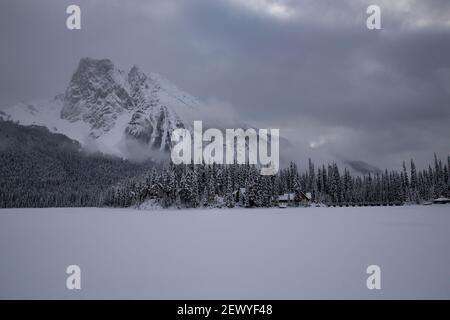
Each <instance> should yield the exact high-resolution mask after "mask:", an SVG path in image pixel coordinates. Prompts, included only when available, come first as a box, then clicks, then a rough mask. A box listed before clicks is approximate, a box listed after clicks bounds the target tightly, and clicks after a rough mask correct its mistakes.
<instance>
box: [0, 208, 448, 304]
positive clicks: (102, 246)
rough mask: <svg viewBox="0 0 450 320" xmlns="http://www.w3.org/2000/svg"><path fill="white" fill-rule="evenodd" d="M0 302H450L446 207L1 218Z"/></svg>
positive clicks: (27, 213)
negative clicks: (69, 285) (372, 286)
mask: <svg viewBox="0 0 450 320" xmlns="http://www.w3.org/2000/svg"><path fill="white" fill-rule="evenodd" d="M72 264H76V265H79V266H80V267H81V283H82V284H81V285H82V288H81V290H80V291H76V290H74V291H69V290H67V289H66V277H67V275H66V273H65V271H66V268H67V266H68V265H72ZM373 264H376V265H379V266H380V267H381V272H382V274H381V285H382V289H381V290H368V289H367V288H366V279H367V277H368V275H367V274H366V268H367V266H369V265H373ZM0 298H74V299H76V298H181V299H189V298H193V299H195V298H202V299H208V298H210V299H213V298H225V299H228V298H233V299H240V298H253V299H277V298H287V299H299V298H375V299H376V298H450V206H448V205H443V206H411V207H389V208H384V207H381V208H380V207H375V208H307V209H305V208H298V209H294V208H292V209H284V210H281V209H264V210H257V209H255V210H251V209H247V210H245V209H235V210H220V209H217V210H182V211H176V210H173V211H172V210H167V211H137V210H131V209H10V210H9V209H8V210H0Z"/></svg>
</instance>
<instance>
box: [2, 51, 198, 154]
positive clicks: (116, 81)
mask: <svg viewBox="0 0 450 320" xmlns="http://www.w3.org/2000/svg"><path fill="white" fill-rule="evenodd" d="M203 108H204V107H203V105H202V104H201V103H200V102H199V101H198V100H196V99H195V98H194V97H192V96H190V95H189V94H187V93H185V92H183V91H181V90H179V89H178V88H177V87H176V86H175V85H173V84H172V83H170V82H169V81H167V80H166V79H164V78H163V77H161V76H160V75H158V74H154V73H151V74H148V75H147V74H145V73H144V72H142V71H141V70H140V69H139V68H138V67H137V66H133V67H132V68H131V69H130V70H129V71H124V70H121V69H119V68H117V67H116V66H115V65H114V64H113V63H112V62H111V61H110V60H108V59H102V60H96V59H91V58H83V59H81V60H80V63H79V65H78V68H77V69H76V71H75V72H74V74H73V76H72V78H71V80H70V82H69V85H68V87H67V89H66V91H65V93H64V94H61V95H58V96H56V97H55V98H53V99H50V100H43V101H34V102H29V103H23V104H19V105H16V106H13V107H11V108H9V109H6V110H5V114H6V115H4V116H3V118H5V119H10V120H14V121H17V122H19V123H21V124H25V125H27V124H38V125H44V126H46V127H48V128H49V129H50V130H52V131H58V132H61V133H64V134H66V135H68V136H69V137H71V138H74V139H77V140H79V141H80V142H82V143H87V142H86V141H84V140H85V139H89V140H90V141H91V142H89V143H90V144H92V142H93V143H94V144H95V145H96V146H97V147H99V149H100V150H101V151H106V152H108V150H112V151H111V153H120V150H121V149H123V148H124V146H125V148H126V144H127V143H133V144H134V145H136V143H137V144H138V145H140V146H142V147H143V148H144V149H148V151H149V152H150V151H152V152H156V151H161V152H167V151H169V150H170V148H171V145H170V135H171V133H172V131H173V130H174V129H176V128H187V129H190V128H191V124H192V121H193V120H194V119H195V117H196V116H198V117H201V114H202V112H204V109H203ZM198 119H201V118H198ZM119 144H120V147H119Z"/></svg>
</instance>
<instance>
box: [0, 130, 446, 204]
mask: <svg viewBox="0 0 450 320" xmlns="http://www.w3.org/2000/svg"><path fill="white" fill-rule="evenodd" d="M0 163H1V166H0V207H2V208H13V207H87V206H110V207H128V206H139V205H141V204H143V203H146V202H148V201H151V202H153V203H156V204H157V205H159V206H162V207H166V208H167V207H178V208H196V207H228V208H232V207H235V206H241V207H272V206H277V205H278V201H279V195H283V194H286V193H287V194H290V195H292V197H293V198H294V200H296V201H294V202H295V203H300V202H301V201H300V200H301V199H302V197H304V195H305V194H308V195H310V196H311V197H310V199H309V201H308V203H309V204H310V203H317V204H325V205H401V204H405V203H411V204H419V203H423V202H425V201H430V200H433V199H436V198H439V197H450V177H449V168H450V156H448V157H447V159H446V161H442V160H441V159H439V158H438V157H437V156H436V155H434V159H433V161H432V163H431V164H430V165H429V166H428V167H427V168H421V169H418V168H416V165H415V163H414V161H413V160H410V161H408V162H403V166H402V167H401V169H400V170H393V171H387V170H386V171H384V172H380V173H375V174H367V175H352V174H351V173H350V171H349V170H348V169H347V168H339V166H338V165H337V164H336V163H330V164H328V165H319V166H317V165H316V164H314V163H313V162H312V161H311V160H309V161H308V170H306V171H304V172H301V171H299V170H298V168H297V165H296V164H295V163H294V162H291V164H290V165H289V166H288V167H287V168H284V169H281V170H280V171H279V173H278V174H277V175H276V176H262V175H260V173H259V170H258V168H257V167H256V166H252V165H216V164H213V165H195V166H194V165H177V166H175V165H173V164H170V165H167V166H159V165H156V164H154V163H150V162H149V163H145V164H136V163H133V162H130V161H126V160H122V159H119V158H114V157H108V156H105V155H102V154H88V153H85V152H83V151H82V150H81V148H80V145H79V144H78V143H77V142H76V141H74V140H71V139H69V138H67V137H66V136H64V135H61V134H54V133H51V132H49V131H48V130H47V129H45V128H43V127H37V126H29V127H25V126H20V125H17V124H15V123H12V122H1V126H0Z"/></svg>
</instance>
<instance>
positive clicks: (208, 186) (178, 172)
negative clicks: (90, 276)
mask: <svg viewBox="0 0 450 320" xmlns="http://www.w3.org/2000/svg"><path fill="white" fill-rule="evenodd" d="M449 165H450V157H448V158H447V162H446V163H445V164H444V163H443V162H442V161H441V160H439V159H438V158H437V157H436V156H435V158H434V165H433V166H431V165H430V166H429V167H428V168H427V169H423V170H418V169H417V168H416V166H415V164H414V161H413V160H411V161H410V163H409V166H407V165H406V163H405V162H404V163H403V167H402V170H400V171H387V170H386V171H385V172H383V173H377V174H368V175H365V176H359V175H358V176H354V175H351V174H350V172H349V170H347V169H346V168H344V169H343V170H342V169H340V168H339V167H338V165H337V164H336V163H332V164H329V165H326V166H325V165H321V166H319V167H317V168H316V166H315V165H314V163H313V162H312V161H311V160H309V170H307V171H306V172H299V170H298V168H297V165H296V164H295V163H293V162H292V163H291V164H290V165H289V167H288V168H285V169H282V170H280V172H279V173H278V175H276V176H262V175H260V174H259V170H258V168H257V167H255V166H251V165H216V164H213V165H195V166H194V165H178V166H175V165H169V166H166V167H164V168H162V169H161V170H157V169H156V168H153V169H152V170H150V171H148V172H146V173H145V174H144V175H142V176H138V177H135V178H131V179H126V180H124V181H122V182H120V183H119V184H117V185H115V186H112V187H110V188H109V189H108V190H107V191H106V192H105V193H104V194H103V196H102V199H101V201H102V203H101V205H105V206H117V207H123V206H132V205H139V204H141V203H143V202H145V201H146V200H148V199H153V200H155V201H157V202H158V203H159V204H160V205H161V206H163V207H171V206H175V207H178V208H195V207H216V206H223V207H229V208H232V207H235V206H242V207H271V206H276V205H278V200H279V195H282V194H286V193H289V194H293V197H294V198H295V199H296V200H297V199H298V202H301V201H300V198H301V197H302V194H306V193H310V195H311V201H309V203H321V204H326V205H402V204H405V203H409V204H419V203H422V202H424V201H429V200H432V199H435V198H439V197H449V196H450V179H449Z"/></svg>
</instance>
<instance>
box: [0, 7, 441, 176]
mask: <svg viewBox="0 0 450 320" xmlns="http://www.w3.org/2000/svg"><path fill="white" fill-rule="evenodd" d="M69 4H78V5H80V7H81V10H82V30H80V31H69V30H67V29H66V27H65V21H66V18H67V15H66V13H65V11H66V7H67V6H68V5H69ZM370 4H378V5H379V6H380V7H381V14H382V15H381V19H382V20H381V21H382V30H368V29H367V28H366V19H367V14H366V8H367V7H368V5H370ZM0 46H1V47H0V48H1V49H0V70H1V73H0V106H2V107H5V106H8V105H10V104H14V103H16V102H19V101H26V100H28V99H34V98H44V97H51V96H54V95H55V94H57V93H60V92H64V89H65V87H66V86H67V83H68V81H69V80H70V76H71V74H72V73H73V71H74V70H75V68H76V66H77V63H78V61H79V59H80V58H81V57H85V56H89V57H93V58H110V59H111V60H112V61H113V62H114V63H115V64H117V65H118V66H120V67H123V68H129V67H131V66H132V65H133V64H137V65H139V66H140V67H141V68H142V69H143V70H144V71H147V72H150V71H153V72H158V73H160V74H162V75H164V76H165V77H167V78H168V79H170V80H171V81H172V82H174V83H175V84H177V85H178V86H179V87H180V88H182V89H184V90H185V91H187V92H189V93H191V94H193V95H194V96H196V97H198V98H199V99H200V100H203V101H205V102H209V103H216V104H219V105H220V104H223V105H226V106H227V110H230V109H233V110H234V112H235V113H236V114H238V115H239V116H240V117H241V118H242V121H244V122H249V123H252V124H254V125H257V126H260V127H266V128H280V129H281V133H282V135H285V136H287V137H289V139H290V140H291V141H292V146H293V148H294V149H295V150H296V151H299V152H300V154H301V155H302V156H303V157H300V158H299V159H298V161H299V162H301V161H303V160H304V159H306V158H307V157H309V156H311V157H313V158H314V159H318V160H323V161H332V160H346V159H351V160H363V161H366V162H368V163H371V164H373V165H376V166H378V167H382V168H384V167H390V168H396V167H398V166H399V165H401V160H402V159H409V158H410V157H415V158H416V159H417V162H419V164H420V163H424V161H425V160H428V159H430V160H431V159H432V156H433V152H434V151H436V152H438V154H439V155H440V156H442V157H446V156H447V155H448V154H450V1H448V0H402V1H400V0H399V1H388V0H371V1H356V0H340V1H336V0H287V1H282V0H279V1H275V0H273V1H272V0H227V1H225V0H214V1H211V0H184V1H181V0H179V1H173V0H155V1H138V0H127V1H122V0H95V1H92V0H90V1H75V0H73V1H61V0H52V1H49V0H36V1H28V0H1V1H0ZM282 152H283V150H282Z"/></svg>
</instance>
